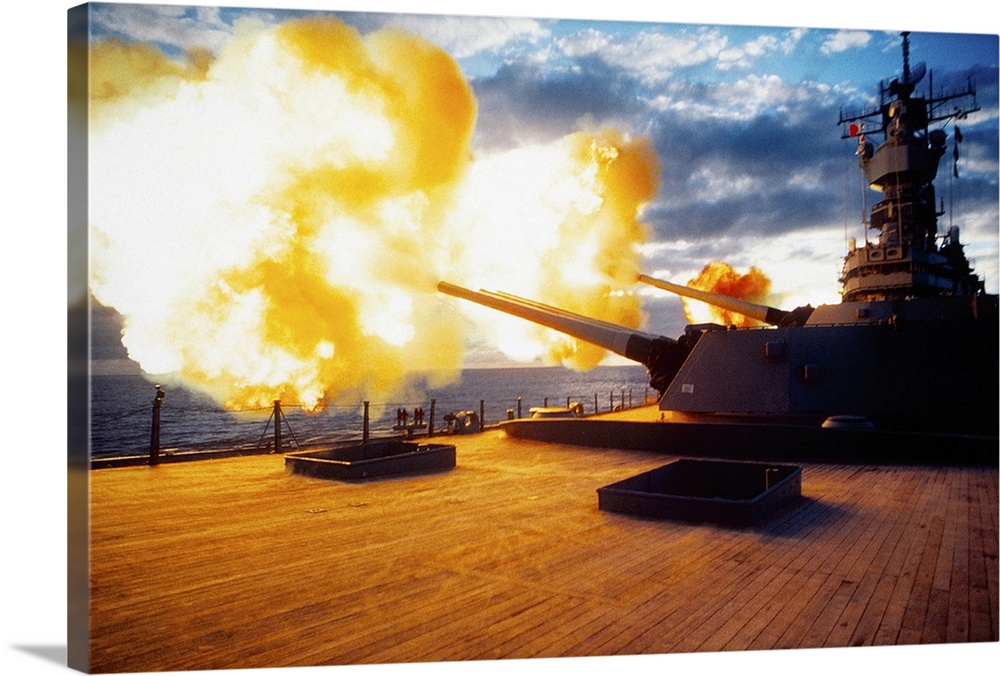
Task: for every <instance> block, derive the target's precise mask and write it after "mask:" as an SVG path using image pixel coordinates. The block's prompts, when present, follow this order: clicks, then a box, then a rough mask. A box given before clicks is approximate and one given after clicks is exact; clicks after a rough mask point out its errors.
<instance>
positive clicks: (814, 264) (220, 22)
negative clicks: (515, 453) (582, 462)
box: [92, 3, 1000, 359]
mask: <svg viewBox="0 0 1000 676" xmlns="http://www.w3.org/2000/svg"><path fill="white" fill-rule="evenodd" d="M251 4H252V3H251ZM279 4H280V3H279ZM293 6H295V5H293ZM426 11H431V12H433V8H431V9H430V10H426ZM463 11H464V12H466V15H457V14H454V13H441V14H437V13H431V14H400V13H392V12H385V13H382V12H343V11H338V12H333V13H331V14H332V15H333V16H335V17H337V18H338V19H339V20H341V21H343V22H345V23H347V24H348V25H350V26H353V27H355V28H356V29H357V30H358V31H360V32H361V34H363V35H367V34H370V33H372V32H374V31H377V30H379V29H381V28H384V27H386V26H390V25H392V26H397V27H401V28H403V29H404V30H406V31H409V32H411V33H414V34H416V35H419V36H422V37H424V38H426V39H427V40H429V41H431V42H432V43H434V44H435V45H438V46H439V47H441V48H443V49H444V50H445V51H446V52H447V53H448V54H449V55H451V57H453V58H454V59H455V60H456V61H457V63H458V66H459V68H460V70H461V73H462V75H463V76H464V78H465V79H466V80H467V82H468V83H469V86H470V87H471V89H472V92H473V94H474V98H475V102H476V105H477V111H476V113H477V116H476V119H475V127H474V134H473V137H472V139H471V149H472V152H473V153H474V154H476V155H479V156H490V155H496V154H500V153H508V152H511V151H514V150H516V149H518V148H523V147H529V146H539V145H542V146H544V145H546V144H552V143H556V142H558V140H559V139H561V138H564V137H565V136H566V135H568V134H571V133H573V132H575V131H578V130H583V129H595V128H604V127H611V128H615V129H618V130H621V131H622V132H623V133H624V134H626V135H628V136H629V137H641V138H644V139H646V140H648V142H649V144H651V146H652V148H653V149H654V150H655V153H656V156H657V157H658V159H659V171H658V175H657V178H658V183H659V185H658V189H657V191H656V193H655V194H654V195H653V196H652V199H651V200H650V201H649V203H648V204H646V205H644V207H643V212H642V216H641V220H642V222H643V223H644V224H645V226H646V235H645V237H644V238H643V239H644V241H643V242H641V243H640V244H639V245H638V246H639V257H640V260H639V266H640V267H641V271H642V272H645V273H646V274H649V275H652V276H654V277H661V278H664V279H669V280H671V281H675V282H681V283H683V282H686V281H689V280H690V279H692V278H693V277H694V276H695V275H696V274H697V273H698V272H699V270H700V269H701V268H702V267H703V266H704V265H705V264H707V263H708V262H709V261H712V260H722V261H725V262H726V263H728V264H730V265H731V266H733V267H734V268H735V269H736V270H737V271H738V272H740V273H744V272H746V271H747V270H749V268H750V266H756V267H758V268H759V269H761V270H762V271H763V272H764V274H765V275H767V277H769V278H770V280H771V297H770V300H771V301H772V304H775V305H778V306H780V307H785V308H791V307H795V306H797V305H802V304H806V303H810V304H813V305H817V304H820V303H824V302H836V301H837V300H838V298H839V296H838V294H839V283H838V276H839V272H840V267H841V263H842V257H843V255H844V253H845V252H846V247H847V241H848V238H850V237H854V238H856V239H858V240H863V238H864V232H863V229H862V227H861V226H860V219H861V212H862V210H863V203H862V197H861V194H862V192H863V190H862V189H861V187H860V186H861V180H860V178H861V177H860V172H859V170H858V168H857V164H856V160H855V156H854V148H855V141H854V140H850V139H848V140H845V139H843V138H842V132H843V129H842V128H841V127H838V126H837V120H838V116H839V114H840V112H841V111H842V110H843V111H845V112H846V113H847V114H849V113H851V112H854V111H858V110H861V109H863V108H870V107H871V106H873V105H875V104H876V102H877V95H878V90H877V87H878V83H879V82H880V81H882V80H885V81H888V80H889V79H891V78H893V77H897V76H898V75H899V74H900V73H901V70H902V52H901V46H900V45H901V36H900V33H899V31H898V30H897V29H891V30H890V29H876V28H867V29H866V28H863V25H864V24H861V25H860V26H851V27H849V28H846V29H838V28H816V27H812V28H809V27H800V26H808V25H809V24H808V23H805V22H804V23H801V24H798V23H797V22H796V21H795V18H796V17H795V16H794V14H790V15H788V16H787V17H785V16H784V15H781V16H780V18H781V23H780V24H778V26H773V25H771V26H769V25H727V24H714V23H707V22H697V21H691V20H684V21H683V22H672V21H671V22H669V23H664V22H656V21H649V20H642V19H640V20H622V19H618V18H615V17H611V18H610V19H606V18H598V19H595V20H590V19H581V18H570V19H560V18H521V17H523V16H525V15H521V16H518V15H513V16H498V15H496V14H492V15H491V14H489V13H484V15H481V16H476V15H468V12H469V10H463ZM320 13H323V12H320ZM505 13H507V12H506V11H505ZM315 14H316V11H315V10H307V11H298V10H293V9H280V8H279V9H275V8H274V6H273V5H271V6H265V7H257V8H254V7H251V8H249V9H246V8H245V9H229V8H214V7H209V8H206V7H200V8H199V7H185V6H182V5H169V6H136V5H116V4H109V5H101V4H98V5H95V6H94V9H93V13H92V19H93V24H92V30H93V37H94V39H95V40H97V41H101V40H106V39H109V38H116V39H120V40H124V41H126V42H130V43H150V44H153V45H155V46H156V47H157V48H159V49H160V50H162V51H163V53H164V54H166V55H168V56H170V57H173V58H177V59H182V58H183V55H184V54H185V53H187V52H190V51H191V50H193V49H200V50H207V51H208V52H211V53H218V52H219V51H220V50H221V49H223V47H224V46H225V45H226V44H227V42H229V41H230V40H231V39H232V36H233V34H234V26H237V25H238V24H239V22H240V21H241V20H246V19H252V20H255V21H257V22H259V23H260V24H261V25H264V26H269V25H273V24H277V23H280V22H283V21H286V20H287V19H289V18H294V17H300V16H314V15H315ZM528 16H530V15H528ZM541 16H542V17H544V14H542V15H541ZM857 21H859V19H855V22H857ZM997 52H998V47H997V36H996V35H995V34H974V33H958V34H956V33H949V32H926V29H925V30H914V31H913V33H912V35H911V37H910V61H911V65H912V66H914V67H916V65H917V64H918V63H920V62H925V63H926V64H927V68H928V69H929V70H930V71H931V74H932V75H931V76H930V77H927V78H925V80H924V82H923V83H922V84H924V85H928V84H932V85H933V86H934V87H935V90H936V91H942V90H943V89H947V88H950V87H959V86H963V85H964V84H965V83H966V82H967V81H968V80H969V78H972V79H973V80H974V81H975V83H976V87H977V90H978V96H977V99H978V105H979V107H980V110H979V111H978V112H976V113H974V114H973V115H971V116H970V117H969V118H967V119H966V120H963V121H962V123H961V124H962V132H963V138H964V141H963V145H962V148H961V149H962V156H961V160H960V164H959V167H958V171H959V175H960V178H959V180H955V181H949V180H941V179H940V178H939V182H938V195H939V197H944V198H946V199H947V203H948V205H949V213H947V214H946V215H945V216H944V217H943V218H942V219H941V222H940V226H939V227H940V228H941V229H942V230H944V229H945V227H946V226H947V225H949V224H952V223H954V224H957V225H959V226H960V228H961V232H962V239H963V241H964V242H965V244H966V248H967V253H968V255H969V256H970V258H971V259H972V260H973V262H974V265H975V268H976V270H977V271H978V272H979V274H980V275H981V276H982V277H984V279H985V281H986V287H987V290H989V291H991V292H994V293H995V292H996V291H997V289H998V279H1000V266H998V236H997V222H998V206H997V153H998V148H997V64H998V54H997ZM948 158H950V154H949V155H948ZM948 164H949V160H948V159H947V158H946V159H945V160H943V161H942V166H945V165H948ZM948 169H950V166H948V167H946V168H945V169H944V170H942V171H941V172H940V174H939V177H942V176H943V177H948V176H950V175H951V172H950V171H949V170H948ZM868 199H869V200H870V201H869V202H868V204H869V205H870V204H871V203H873V201H874V199H873V198H871V197H869V198H868ZM451 281H459V282H461V281H462V280H451ZM503 290H509V289H503ZM639 292H640V295H641V298H642V313H643V317H644V320H643V321H644V328H645V329H647V330H649V331H650V332H653V333H659V334H662V335H667V336H676V335H678V334H679V333H680V332H681V331H682V330H683V326H684V324H685V323H686V320H685V317H684V315H683V312H682V310H681V306H680V303H679V301H678V299H676V298H673V297H670V296H669V295H667V294H664V293H663V292H660V291H657V290H655V289H651V288H650V289H640V291H639ZM477 349H483V350H485V351H488V350H489V349H490V348H489V346H488V345H480V346H478V347H477ZM483 358H484V359H485V358H486V357H483Z"/></svg>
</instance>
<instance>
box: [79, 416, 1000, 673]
mask: <svg viewBox="0 0 1000 676" xmlns="http://www.w3.org/2000/svg"><path fill="white" fill-rule="evenodd" d="M455 442H456V445H457V447H458V466H457V467H456V468H455V469H454V470H451V471H447V472H439V473H434V474H427V475H418V476H409V477H394V478H385V479H380V480H375V481H368V482H356V483H350V482H337V481H328V480H322V479H313V478H307V477H300V476H293V475H291V474H289V473H287V472H286V470H285V469H284V466H283V460H282V458H281V457H279V456H274V455H272V456H248V457H237V458H226V459H217V460H210V461H200V462H191V463H176V464H170V465H160V466H158V467H152V468H151V467H129V468H114V469H102V470H94V471H92V472H91V475H90V489H91V570H90V580H91V585H90V593H91V640H90V668H91V670H92V671H95V672H116V671H119V672H120V671H159V670H188V669H215V668H253V667H276V666H296V665H323V664H365V663H386V662H394V663H395V662H399V663H404V662H434V661H453V660H483V659H502V658H530V657H560V656H584V655H590V656H596V655H624V654H642V653H678V652H713V651H736V650H748V649H749V650H765V649H779V648H818V647H824V646H826V647H832V646H837V647H840V646H845V647H846V646H865V645H907V644H915V643H943V642H948V643H964V642H970V641H977V642H981V641H992V642H996V641H997V598H998V591H997V579H998V573H997V475H998V472H997V467H996V466H995V465H990V466H967V465H955V466H943V465H935V466H921V465H914V466H904V465H878V464H873V465H857V464H843V465H838V464H824V463H804V464H803V465H802V466H803V478H802V492H803V496H804V497H803V499H802V500H800V501H798V502H796V503H794V504H792V505H788V506H786V507H784V508H782V509H781V510H779V511H778V512H776V513H774V514H772V515H770V516H768V517H767V518H765V519H763V520H762V521H760V522H758V523H757V524H754V525H752V526H749V527H746V528H724V527H716V526H712V525H701V524H684V523H677V522H671V521H659V520H654V519H643V518H635V517H630V516H627V515H621V514H613V513H606V512H602V511H600V510H598V509H597V494H596V489H597V488H599V487H601V486H604V485H607V484H609V483H613V482H615V481H618V480H621V479H623V478H626V477H628V476H632V475H634V474H638V473H640V472H643V471H646V470H649V469H652V468H654V467H658V466H661V465H663V464H665V463H667V462H669V461H670V460H672V459H673V458H672V457H671V456H665V455H656V454H651V453H643V452H638V451H620V450H612V449H589V448H579V447H569V446H562V445H559V444H544V443H540V442H532V441H527V440H516V439H511V438H507V437H504V436H502V435H501V434H499V433H498V432H495V431H488V432H486V433H484V434H481V435H475V436H471V437H464V438H455Z"/></svg>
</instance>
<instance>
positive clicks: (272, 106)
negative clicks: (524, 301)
mask: <svg viewBox="0 0 1000 676" xmlns="http://www.w3.org/2000/svg"><path fill="white" fill-rule="evenodd" d="M91 64H92V68H91V88H90V92H91V98H90V113H91V114H90V122H89V124H90V141H89V157H90V194H89V207H90V214H89V218H90V228H91V238H90V239H91V244H90V255H91V277H90V285H91V290H92V292H93V294H94V296H95V298H96V299H97V300H99V301H100V302H101V303H103V304H105V305H110V306H113V307H115V308H116V309H117V310H118V311H119V312H120V313H121V314H122V315H123V317H124V330H123V343H124V345H125V347H126V348H127V349H128V351H129V355H130V357H131V358H133V359H135V360H136V361H138V362H139V363H140V365H141V366H142V367H143V369H144V370H145V371H146V372H148V373H177V374H179V375H180V376H181V377H182V378H183V379H184V380H185V381H186V382H187V383H189V384H191V385H195V386H198V387H199V388H201V389H204V390H207V391H208V392H210V393H211V394H213V395H214V396H215V397H216V398H217V399H218V400H219V401H221V402H223V403H225V404H226V405H228V406H231V407H241V406H254V405H267V404H269V403H270V402H271V401H273V400H274V399H281V400H282V401H283V402H288V403H290V404H292V403H294V404H301V405H303V406H304V407H305V408H307V409H322V408H323V407H324V406H325V405H328V404H331V403H336V402H356V401H357V400H358V399H359V398H360V397H361V396H365V397H373V398H375V397H378V396H389V395H391V394H393V393H395V392H399V391H400V390H401V389H402V388H404V387H405V386H406V385H407V382H408V379H409V377H410V376H416V375H421V376H425V377H428V378H434V379H435V380H434V381H433V382H435V383H436V384H443V383H442V381H441V378H447V377H448V375H447V374H452V375H454V374H455V373H457V370H458V369H459V368H460V367H461V365H462V363H463V357H464V355H463V344H464V342H465V341H464V338H463V335H462V330H463V328H464V327H466V326H468V325H474V326H476V327H479V328H481V327H489V332H490V333H491V334H492V340H493V342H494V344H495V345H496V346H498V347H500V348H501V349H502V350H504V351H505V352H506V353H507V354H508V355H510V356H513V357H516V358H518V359H534V358H538V357H540V356H541V357H544V358H545V359H547V360H548V361H550V362H553V363H556V362H560V363H564V364H566V365H569V366H573V367H575V368H581V369H582V368H588V367H590V366H593V365H595V364H596V363H597V362H598V361H600V359H601V358H602V357H603V352H602V351H600V350H597V349H596V348H592V347H590V346H586V345H583V344H577V343H576V342H575V341H570V340H568V339H566V338H565V337H563V336H561V335H560V334H556V333H554V332H550V331H547V330H544V329H541V328H538V327H534V326H531V325H528V324H527V323H525V322H521V321H519V320H514V319H511V318H507V317H504V316H502V315H499V313H490V312H486V311H482V312H480V311H478V310H477V309H476V308H474V307H464V305H466V304H461V303H460V302H459V301H455V300H454V299H444V298H442V297H441V296H440V295H439V294H437V293H436V284H437V282H438V281H439V280H442V279H445V280H448V281H451V282H454V283H458V284H462V285H467V286H472V287H473V288H478V287H485V288H494V289H502V290H505V291H509V292H512V293H517V294H521V295H526V296H530V297H533V298H536V299H538V300H541V301H543V302H547V303H551V304H555V305H560V306H562V307H565V308H567V309H569V310H573V311H576V312H582V313H587V314H593V315H595V316H600V317H602V318H604V319H608V320H610V321H615V322H618V323H622V324H626V325H630V326H638V324H639V322H640V319H641V317H640V310H639V301H638V297H637V296H636V295H634V294H632V293H629V292H625V291H624V289H627V288H628V287H629V286H630V285H631V282H632V280H634V278H635V275H636V273H637V271H638V253H637V245H638V244H639V243H641V241H642V240H643V237H644V227H643V225H642V224H641V223H640V221H639V220H638V219H639V214H640V211H641V208H642V206H643V205H644V204H645V203H646V202H648V201H649V200H650V199H651V198H652V196H653V195H654V193H655V191H656V188H657V185H656V181H657V179H656V176H657V174H658V167H657V162H656V158H655V155H654V153H653V152H652V150H651V149H650V147H649V145H648V144H647V142H645V141H644V140H634V139H627V138H625V137H623V136H622V135H620V134H618V133H616V132H613V131H607V130H599V131H594V132H577V133H574V134H570V135H568V136H566V137H565V138H563V139H562V140H560V141H558V142H555V143H552V144H549V145H546V146H536V147H527V148H518V149H514V150H511V151H508V152H504V153H499V154H494V155H489V156H475V155H474V154H473V152H472V149H471V143H472V137H473V132H474V128H475V122H476V101H475V99H474V96H473V94H472V90H471V88H470V86H469V85H468V84H467V83H466V82H465V80H464V79H463V77H462V75H461V73H460V71H459V69H458V67H457V65H456V64H455V63H454V61H453V60H452V59H451V58H450V57H449V56H448V55H447V54H446V53H444V52H443V51H441V50H440V49H438V48H437V47H435V46H433V45H431V44H429V43H427V42H425V41H423V40H421V39H418V38H415V37H413V36H411V35H408V34H404V33H402V32H400V31H397V30H383V31H379V32H377V33H373V34H370V35H367V36H361V35H360V34H359V33H358V32H357V31H355V30H354V29H353V28H350V27H347V26H345V25H343V24H341V23H338V22H335V21H330V20H316V21H314V20H309V21H295V22H290V23H287V24H283V25H281V26H278V27H276V28H264V27H262V26H260V25H256V24H250V23H246V24H242V25H241V26H239V27H238V30H237V32H236V35H235V36H234V37H233V38H232V39H231V40H230V41H229V42H228V43H227V44H226V45H225V47H224V48H223V49H222V50H220V52H219V53H217V54H215V55H207V54H204V53H199V54H191V55H189V58H188V60H187V61H186V62H184V63H179V62H176V61H173V60H170V59H167V58H166V57H165V56H163V55H162V54H160V53H159V52H158V51H156V50H153V49H150V48H148V47H145V46H140V45H126V44H122V43H114V42H107V43H98V44H95V45H94V46H93V47H92V50H91ZM459 313H468V317H470V318H471V319H472V320H473V322H471V323H470V322H469V321H468V319H466V320H465V321H463V315H461V314H459Z"/></svg>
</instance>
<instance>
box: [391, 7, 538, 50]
mask: <svg viewBox="0 0 1000 676" xmlns="http://www.w3.org/2000/svg"><path fill="white" fill-rule="evenodd" d="M393 23H395V24H396V25H398V26H399V27H401V28H404V29H406V30H409V31H411V32H413V33H416V34H417V35H420V36H422V37H424V38H426V39H428V40H430V41H431V42H433V43H435V44H437V45H439V46H440V47H443V48H444V49H445V50H447V51H448V53H450V54H451V55H452V56H453V57H455V58H457V59H465V58H468V57H471V56H474V55H476V54H479V53H482V52H500V51H502V49H503V48H504V47H505V46H507V45H509V44H511V43H513V42H520V41H525V40H526V41H528V42H534V41H537V40H540V39H542V38H546V37H548V35H549V31H548V29H546V28H545V27H544V26H543V24H542V22H540V21H537V20H535V19H519V18H506V17H495V18H494V17H472V16H414V15H406V16H400V17H397V18H395V19H394V20H393Z"/></svg>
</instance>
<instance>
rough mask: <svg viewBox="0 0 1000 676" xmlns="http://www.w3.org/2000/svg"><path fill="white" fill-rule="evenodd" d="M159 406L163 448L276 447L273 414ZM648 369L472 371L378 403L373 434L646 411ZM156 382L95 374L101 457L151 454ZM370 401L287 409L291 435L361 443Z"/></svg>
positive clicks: (179, 395) (178, 402)
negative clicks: (410, 426) (457, 416)
mask: <svg viewBox="0 0 1000 676" xmlns="http://www.w3.org/2000/svg"><path fill="white" fill-rule="evenodd" d="M164 389H165V393H166V394H165V397H164V398H163V400H162V403H161V407H160V449H161V451H163V452H167V451H171V450H178V451H185V450H202V449H230V448H255V447H257V446H259V445H266V444H267V443H268V442H273V435H274V417H273V416H274V410H273V407H268V408H266V409H259V410H247V411H235V412H234V411H226V410H224V409H223V408H222V407H221V406H219V405H218V404H216V403H215V402H214V401H212V400H211V399H210V398H208V397H207V396H205V395H203V394H200V393H198V392H195V391H191V390H188V389H186V388H183V387H178V386H172V385H165V386H164ZM654 394H655V392H654V391H653V390H652V389H650V388H649V386H648V380H647V378H646V371H645V368H644V367H642V366H598V367H596V368H594V369H591V370H590V371H588V372H586V373H576V372H574V371H571V370H569V369H566V368H562V367H545V368H501V369H467V370H465V371H463V372H462V377H461V379H460V380H459V381H458V382H456V383H454V384H452V385H449V386H447V387H444V388H440V389H429V390H427V391H426V392H425V394H424V396H414V397H412V398H409V399H406V400H402V399H401V400H399V401H371V402H370V405H369V412H370V414H369V417H370V422H369V429H370V433H371V435H372V436H373V437H378V436H390V435H392V434H398V433H394V432H393V431H392V426H393V425H395V424H396V410H397V409H399V408H405V409H407V411H409V412H410V414H411V419H412V412H413V410H414V409H415V408H417V407H422V408H423V410H424V421H425V422H429V416H430V411H431V400H432V399H433V400H434V401H435V422H434V428H435V430H439V429H443V428H444V427H445V426H446V423H445V421H444V416H445V414H447V413H451V412H457V411H475V412H476V414H477V415H478V414H479V411H480V401H482V402H483V411H484V420H485V422H486V423H487V424H492V423H496V422H499V421H501V420H504V419H506V418H507V415H508V410H511V411H512V413H513V414H514V415H517V410H518V398H519V397H520V399H521V401H520V405H521V414H522V416H524V417H527V416H528V415H529V410H530V409H531V408H532V407H536V406H544V405H548V406H565V405H566V403H567V399H569V400H570V401H572V402H579V403H581V404H582V405H583V407H584V413H585V414H591V413H593V412H594V406H595V399H596V404H597V407H598V410H599V411H601V412H604V411H608V410H610V409H611V408H617V407H620V406H623V405H624V406H626V407H628V406H630V405H635V406H638V405H640V404H642V402H643V400H644V397H646V396H650V397H652V396H654ZM154 395H155V389H154V382H153V381H151V380H148V379H147V378H146V377H144V376H138V375H129V376H122V375H114V376H112V375H107V376H94V377H93V378H92V379H91V407H90V408H91V410H90V421H91V444H90V447H91V448H90V451H91V456H92V457H108V456H120V455H141V454H145V453H148V452H149V444H150V432H151V427H152V417H153V398H154ZM363 411H364V406H363V402H361V401H359V402H357V403H356V404H351V405H343V406H332V407H328V408H327V409H326V410H325V411H323V412H322V413H315V414H307V413H304V412H303V411H301V409H298V408H295V407H293V406H285V407H282V410H281V413H282V428H281V429H282V436H283V438H284V439H285V440H286V441H292V442H293V443H295V442H297V444H298V445H299V446H311V445H316V444H323V443H331V442H336V441H345V440H350V439H360V438H361V435H362V430H363V420H364V416H363Z"/></svg>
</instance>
